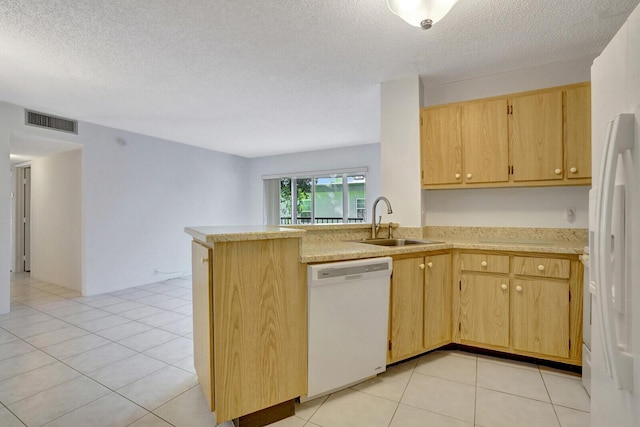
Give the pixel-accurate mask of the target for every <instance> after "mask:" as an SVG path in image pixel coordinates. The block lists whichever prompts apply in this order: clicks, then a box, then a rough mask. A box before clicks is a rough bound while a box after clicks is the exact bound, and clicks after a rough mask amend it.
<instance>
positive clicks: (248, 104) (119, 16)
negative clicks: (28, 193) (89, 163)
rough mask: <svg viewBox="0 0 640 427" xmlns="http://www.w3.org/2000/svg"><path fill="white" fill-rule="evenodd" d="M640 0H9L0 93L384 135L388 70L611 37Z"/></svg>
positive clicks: (564, 48)
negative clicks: (433, 19)
mask: <svg viewBox="0 0 640 427" xmlns="http://www.w3.org/2000/svg"><path fill="white" fill-rule="evenodd" d="M639 1H640V0H608V1H607V0H459V1H458V4H457V5H456V6H454V8H453V9H452V11H451V12H450V13H449V15H447V16H446V17H445V18H444V19H443V20H442V21H440V22H439V23H437V24H436V25H434V27H433V28H432V29H431V30H428V31H423V30H420V29H417V28H414V27H411V26H409V25H407V24H406V23H405V22H404V21H402V20H401V19H400V18H398V17H397V16H395V15H393V14H392V13H391V12H390V11H389V10H388V9H387V6H386V1H385V0H280V1H276V0H190V1H186V0H145V1H142V0H110V1H86V0H49V1H44V0H0V100H2V101H6V102H10V103H14V104H18V105H22V106H25V107H29V108H32V109H35V110H39V111H43V112H47V113H51V114H56V115H62V116H67V117H71V118H74V119H79V120H84V121H88V122H93V123H98V124H102V125H106V126H111V127H115V128H119V129H125V130H129V131H134V132H139V133H143V134H147V135H152V136H156V137H160V138H165V139H169V140H173V141H178V142H182V143H187V144H192V145H196V146H201V147H206V148H210V149H214V150H218V151H223V152H227V153H233V154H238V155H242V156H247V157H254V156H260V155H268V154H278V153H284V152H293V151H306V150H311V149H321V148H330V147H338V146H346V145H356V144H366V143H373V142H378V141H379V139H380V136H379V135H380V120H379V110H380V105H379V104H380V100H379V83H380V82H383V81H387V80H393V79H397V78H402V77H407V76H411V75H416V74H419V75H420V76H422V79H423V82H425V84H426V85H429V86H430V85H434V84H439V83H445V82H451V81H458V80H462V79H467V78H471V77H477V76H482V75H488V74H493V73H497V72H502V71H509V70H515V69H519V68H524V67H529V66H534V65H540V64H545V63H550V62H555V61H562V60H569V59H575V58H581V57H585V56H588V55H592V54H595V53H598V52H600V51H601V50H602V49H603V48H604V46H605V45H606V44H607V42H608V41H609V40H610V39H611V37H612V36H613V35H614V34H615V32H616V31H617V30H618V28H619V27H620V26H621V25H622V23H623V22H624V20H625V19H626V17H627V16H628V15H629V13H630V12H631V10H632V9H633V7H634V6H635V5H637V4H638V2H639Z"/></svg>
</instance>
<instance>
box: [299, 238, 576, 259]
mask: <svg viewBox="0 0 640 427" xmlns="http://www.w3.org/2000/svg"><path fill="white" fill-rule="evenodd" d="M336 243H337V244H342V245H344V244H347V243H349V244H351V245H359V247H354V246H349V247H348V250H342V251H341V250H340V249H339V248H336V250H335V251H334V252H333V253H313V252H314V251H313V249H311V250H310V251H309V252H311V253H310V254H305V253H304V246H303V251H302V252H303V253H301V255H300V262H301V263H303V264H309V263H317V262H330V261H345V260H350V259H362V258H373V257H379V256H380V257H382V256H394V255H403V254H411V253H423V252H435V251H443V250H451V249H472V250H486V251H500V252H503V251H504V252H530V253H543V254H546V253H548V254H557V255H581V254H583V253H584V250H583V248H573V247H561V246H553V245H549V246H547V245H544V246H542V245H526V244H505V243H501V244H491V243H473V242H443V243H437V244H429V245H412V246H404V247H380V246H373V245H367V244H366V243H357V242H336ZM367 246H370V247H367Z"/></svg>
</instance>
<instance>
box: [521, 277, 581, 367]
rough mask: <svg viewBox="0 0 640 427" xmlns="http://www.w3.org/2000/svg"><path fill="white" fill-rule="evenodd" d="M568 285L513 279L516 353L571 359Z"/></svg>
mask: <svg viewBox="0 0 640 427" xmlns="http://www.w3.org/2000/svg"><path fill="white" fill-rule="evenodd" d="M569 320H570V319H569V283H568V282H554V281H548V280H530V279H514V280H513V286H512V293H511V325H512V330H513V333H512V340H511V341H512V344H513V348H514V349H516V350H520V351H524V352H529V353H539V354H543V355H549V356H555V357H560V358H568V357H569V340H570V337H569Z"/></svg>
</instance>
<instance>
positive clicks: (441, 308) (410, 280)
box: [387, 254, 451, 363]
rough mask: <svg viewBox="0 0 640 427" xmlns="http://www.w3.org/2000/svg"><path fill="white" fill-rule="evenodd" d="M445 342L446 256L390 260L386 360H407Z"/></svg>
mask: <svg viewBox="0 0 640 427" xmlns="http://www.w3.org/2000/svg"><path fill="white" fill-rule="evenodd" d="M449 342H451V257H450V255H449V254H429V255H428V256H421V257H411V258H397V259H394V261H393V274H392V277H391V299H390V309H389V352H388V355H387V362H388V363H394V362H397V361H399V360H403V359H407V358H409V357H412V356H415V355H417V354H420V353H424V352H425V351H429V350H431V349H433V348H437V347H439V346H441V345H444V344H447V343H449Z"/></svg>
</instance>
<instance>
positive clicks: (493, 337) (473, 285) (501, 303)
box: [459, 273, 509, 347]
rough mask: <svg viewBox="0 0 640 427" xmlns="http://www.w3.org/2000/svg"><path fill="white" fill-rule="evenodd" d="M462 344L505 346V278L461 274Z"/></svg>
mask: <svg viewBox="0 0 640 427" xmlns="http://www.w3.org/2000/svg"><path fill="white" fill-rule="evenodd" d="M459 291H460V314H459V316H460V317H459V333H460V341H461V342H462V343H470V344H474V343H481V344H489V345H493V346H498V347H508V346H509V277H507V276H486V275H479V274H473V273H463V274H462V275H461V278H460V283H459Z"/></svg>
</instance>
